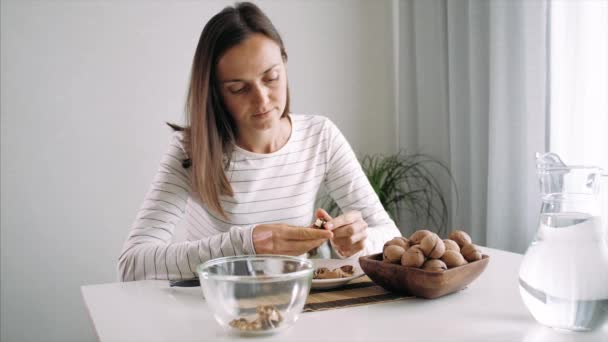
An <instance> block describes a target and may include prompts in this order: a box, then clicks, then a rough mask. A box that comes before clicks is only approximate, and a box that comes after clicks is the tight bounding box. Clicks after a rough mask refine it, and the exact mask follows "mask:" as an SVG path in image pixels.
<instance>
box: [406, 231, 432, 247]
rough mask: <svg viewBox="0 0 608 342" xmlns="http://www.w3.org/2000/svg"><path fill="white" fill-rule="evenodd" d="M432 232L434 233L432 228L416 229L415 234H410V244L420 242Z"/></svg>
mask: <svg viewBox="0 0 608 342" xmlns="http://www.w3.org/2000/svg"><path fill="white" fill-rule="evenodd" d="M431 234H433V232H431V231H430V230H426V229H422V230H417V231H415V232H414V234H412V235H411V236H410V245H417V244H419V243H420V242H421V241H422V239H424V238H425V237H427V236H428V235H431Z"/></svg>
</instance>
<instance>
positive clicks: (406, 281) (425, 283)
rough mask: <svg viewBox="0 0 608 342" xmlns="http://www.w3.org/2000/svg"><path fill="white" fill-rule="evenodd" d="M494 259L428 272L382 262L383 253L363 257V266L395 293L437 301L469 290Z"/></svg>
mask: <svg viewBox="0 0 608 342" xmlns="http://www.w3.org/2000/svg"><path fill="white" fill-rule="evenodd" d="M489 261H490V257H489V256H487V255H483V256H482V259H481V260H477V261H474V262H470V263H468V264H466V265H463V266H458V267H454V268H451V269H449V270H446V271H427V270H423V269H420V268H414V267H406V266H401V265H398V264H389V263H386V262H382V253H378V254H372V255H367V256H362V257H360V258H359V264H360V265H361V269H363V272H365V274H367V276H368V277H369V278H370V279H371V280H373V281H374V282H375V283H376V284H378V285H380V286H382V287H384V288H385V289H387V290H389V291H392V292H399V293H403V294H406V295H413V296H416V297H422V298H428V299H432V298H437V297H441V296H445V295H446V294H450V293H452V292H456V291H459V290H462V289H463V288H465V287H466V286H467V285H468V284H470V283H471V282H472V281H473V280H475V279H476V278H477V277H478V276H479V275H480V274H481V273H482V272H483V271H484V270H485V269H486V266H487V265H488V262H489Z"/></svg>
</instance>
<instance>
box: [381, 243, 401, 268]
mask: <svg viewBox="0 0 608 342" xmlns="http://www.w3.org/2000/svg"><path fill="white" fill-rule="evenodd" d="M404 252H405V249H404V248H403V247H401V246H397V245H390V246H387V247H386V249H385V250H384V255H383V258H382V259H383V261H385V262H390V263H392V264H397V263H399V261H400V260H401V256H402V255H403V253H404Z"/></svg>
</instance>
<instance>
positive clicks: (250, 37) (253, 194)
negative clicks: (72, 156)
mask: <svg viewBox="0 0 608 342" xmlns="http://www.w3.org/2000/svg"><path fill="white" fill-rule="evenodd" d="M286 62H287V53H286V51H285V47H284V45H283V41H282V40H281V37H280V36H279V33H278V32H277V31H276V29H275V28H274V26H273V25H272V23H271V22H270V20H269V19H268V18H267V17H266V16H265V15H264V13H262V12H261V10H260V9H259V8H257V7H256V6H255V5H253V4H250V3H241V4H237V5H236V6H235V7H227V8H225V9H224V10H223V11H221V12H220V13H218V14H217V15H215V16H214V17H213V18H212V19H211V20H210V21H209V22H208V23H207V24H206V25H205V28H204V29H203V32H202V34H201V37H200V40H199V43H198V46H197V49H196V53H195V55H194V61H193V65H192V73H191V79H190V87H189V92H188V97H187V103H186V112H187V116H188V125H187V127H185V128H181V127H177V126H172V127H174V128H175V129H176V130H177V131H176V133H174V135H173V137H172V141H171V143H170V147H169V150H168V152H167V153H166V154H165V156H164V158H163V160H162V162H161V165H160V169H159V171H158V173H157V175H156V177H155V179H154V182H153V184H152V186H151V188H150V190H149V192H148V194H147V196H146V198H145V200H144V204H143V206H142V209H141V210H140V212H139V214H138V215H137V218H136V220H135V222H134V224H133V226H132V228H131V232H130V234H129V236H128V238H127V241H126V243H125V245H124V248H123V252H122V253H121V255H120V258H119V263H118V267H119V275H120V278H121V280H123V281H128V280H140V279H171V280H173V279H185V278H193V277H195V275H196V273H195V272H196V269H195V268H196V265H198V264H200V263H201V262H204V261H206V260H209V259H213V258H217V257H222V256H229V255H242V254H287V255H302V254H305V253H306V252H307V251H310V250H312V249H315V248H317V247H319V246H320V245H321V244H323V243H324V242H326V241H329V242H330V245H331V247H332V248H333V250H334V252H335V254H336V255H337V256H338V257H340V258H345V257H356V256H358V255H361V254H370V253H375V252H379V251H381V249H382V245H383V244H384V242H386V241H387V240H389V239H391V238H392V237H394V236H397V235H400V233H399V231H398V230H397V228H396V226H395V224H394V223H393V221H392V220H391V219H390V218H389V216H388V215H387V213H386V212H385V210H384V208H383V207H382V205H381V204H380V202H379V200H378V197H377V196H376V194H375V192H374V190H373V189H372V187H371V186H370V184H369V182H368V181H367V178H366V176H365V174H364V173H363V172H362V170H361V166H360V165H359V163H358V161H357V159H356V157H355V155H354V153H353V151H352V150H351V148H350V146H349V144H348V142H347V141H346V140H345V138H344V136H343V135H342V134H341V133H340V131H339V130H338V128H337V127H336V126H334V124H333V123H332V122H330V121H329V120H328V119H326V118H324V117H321V116H314V115H292V114H291V113H290V111H289V90H288V86H287V70H286ZM322 183H323V184H324V185H325V186H326V188H327V189H328V191H329V194H330V195H331V196H332V197H333V198H334V200H336V202H337V203H338V205H339V206H340V207H341V209H342V210H343V212H345V214H344V215H341V216H338V217H335V218H332V217H330V216H329V215H328V214H327V212H325V211H324V210H323V209H317V211H316V213H314V212H313V210H314V200H315V197H316V195H317V192H318V191H319V187H320V186H321V184H322ZM315 215H316V217H317V218H322V219H324V220H325V221H326V224H325V229H314V228H311V227H312V226H311V221H312V220H313V218H314V216H315ZM180 220H184V221H185V225H186V230H187V236H188V238H187V241H183V242H172V237H173V231H174V227H175V225H176V223H177V222H178V221H180Z"/></svg>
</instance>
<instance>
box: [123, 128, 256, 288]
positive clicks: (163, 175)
mask: <svg viewBox="0 0 608 342" xmlns="http://www.w3.org/2000/svg"><path fill="white" fill-rule="evenodd" d="M182 140H183V139H182V135H181V133H175V134H174V135H173V136H172V138H171V142H170V145H169V149H168V151H167V152H166V153H165V155H164V156H163V158H162V160H161V163H160V167H159V169H158V172H157V173H156V176H155V177H154V181H153V183H152V185H151V186H150V189H149V191H148V193H147V194H146V196H145V199H144V202H143V205H142V207H141V209H140V210H139V212H138V214H137V217H136V218H135V221H134V223H133V225H132V227H131V231H130V233H129V235H128V238H127V240H126V242H125V244H124V246H123V250H122V253H121V254H120V257H119V260H118V277H119V279H120V280H121V281H130V280H142V279H187V278H193V277H195V276H196V266H197V265H198V264H200V263H202V262H205V261H207V260H209V259H212V258H216V257H222V256H229V255H242V254H255V251H254V249H253V244H252V241H251V233H252V229H253V227H252V226H231V227H229V228H228V229H227V231H226V229H222V228H220V227H206V228H207V229H210V232H209V233H208V236H206V237H203V238H201V239H198V240H194V241H183V242H175V243H172V239H173V234H174V229H175V226H176V224H177V223H178V222H179V221H180V220H181V219H182V218H183V217H184V216H185V211H186V207H187V204H188V201H189V200H190V194H191V190H192V184H191V179H190V175H189V173H188V172H187V170H186V169H184V168H183V167H182V161H183V160H184V159H185V158H186V152H185V150H184V148H183V145H182Z"/></svg>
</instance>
